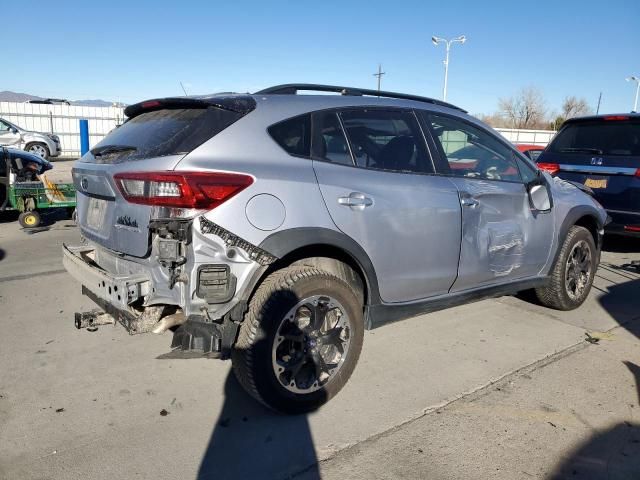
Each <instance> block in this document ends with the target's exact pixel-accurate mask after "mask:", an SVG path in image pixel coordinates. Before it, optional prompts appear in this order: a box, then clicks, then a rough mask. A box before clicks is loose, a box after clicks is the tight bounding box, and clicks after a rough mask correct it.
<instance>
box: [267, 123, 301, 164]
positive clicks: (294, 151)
mask: <svg viewBox="0 0 640 480" xmlns="http://www.w3.org/2000/svg"><path fill="white" fill-rule="evenodd" d="M267 131H268V132H269V135H271V137H272V138H273V139H274V140H275V141H276V143H277V144H278V145H280V146H281V147H282V148H284V149H285V150H286V151H287V152H288V153H290V154H291V155H298V156H301V157H309V156H310V155H311V115H309V114H305V115H300V116H298V117H293V118H290V119H288V120H285V121H283V122H280V123H276V124H275V125H272V126H270V127H269V128H268V129H267Z"/></svg>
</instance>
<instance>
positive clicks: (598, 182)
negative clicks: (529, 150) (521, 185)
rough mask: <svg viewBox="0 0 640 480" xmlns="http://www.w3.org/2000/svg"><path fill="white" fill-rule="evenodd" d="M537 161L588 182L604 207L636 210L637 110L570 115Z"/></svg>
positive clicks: (639, 207)
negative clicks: (620, 113)
mask: <svg viewBox="0 0 640 480" xmlns="http://www.w3.org/2000/svg"><path fill="white" fill-rule="evenodd" d="M537 162H538V165H539V166H540V167H541V168H543V169H546V170H548V171H550V172H551V173H554V174H555V175H557V176H558V177H560V178H563V179H565V180H571V181H574V182H579V183H582V184H584V185H586V186H587V187H590V188H591V189H592V190H593V192H594V193H595V197H596V199H597V200H598V201H599V202H600V203H601V204H602V205H603V206H604V207H605V208H606V209H607V210H615V211H624V212H640V116H639V115H608V116H599V117H585V118H579V119H573V120H569V121H567V122H566V123H565V124H564V125H563V127H562V128H561V129H560V131H559V132H558V134H557V135H556V137H555V138H554V139H553V141H552V142H551V144H550V145H549V146H548V147H547V148H546V149H545V151H544V152H543V153H542V154H541V155H540V156H539V157H538V159H537Z"/></svg>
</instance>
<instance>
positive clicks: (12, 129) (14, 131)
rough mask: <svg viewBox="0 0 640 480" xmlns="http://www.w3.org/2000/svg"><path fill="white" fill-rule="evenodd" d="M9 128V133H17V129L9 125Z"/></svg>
mask: <svg viewBox="0 0 640 480" xmlns="http://www.w3.org/2000/svg"><path fill="white" fill-rule="evenodd" d="M9 130H11V133H18V130H17V129H15V128H13V127H9Z"/></svg>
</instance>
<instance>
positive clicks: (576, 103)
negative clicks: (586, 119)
mask: <svg viewBox="0 0 640 480" xmlns="http://www.w3.org/2000/svg"><path fill="white" fill-rule="evenodd" d="M590 113H591V107H589V104H588V103H587V101H586V100H585V99H584V98H578V97H574V96H573V95H572V96H570V97H566V98H565V99H564V103H563V104H562V114H561V115H562V117H563V118H564V119H565V120H568V119H570V118H573V117H579V116H580V115H588V114H590Z"/></svg>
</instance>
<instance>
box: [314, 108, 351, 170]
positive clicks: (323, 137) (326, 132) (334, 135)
mask: <svg viewBox="0 0 640 480" xmlns="http://www.w3.org/2000/svg"><path fill="white" fill-rule="evenodd" d="M313 125H314V137H313V157H314V158H317V159H319V160H324V161H326V162H331V163H340V164H342V165H351V166H353V160H352V158H351V152H350V151H349V146H348V145H347V139H346V138H345V136H344V131H343V130H342V126H341V125H340V120H339V119H338V114H337V113H336V112H318V113H315V114H314V115H313Z"/></svg>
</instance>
